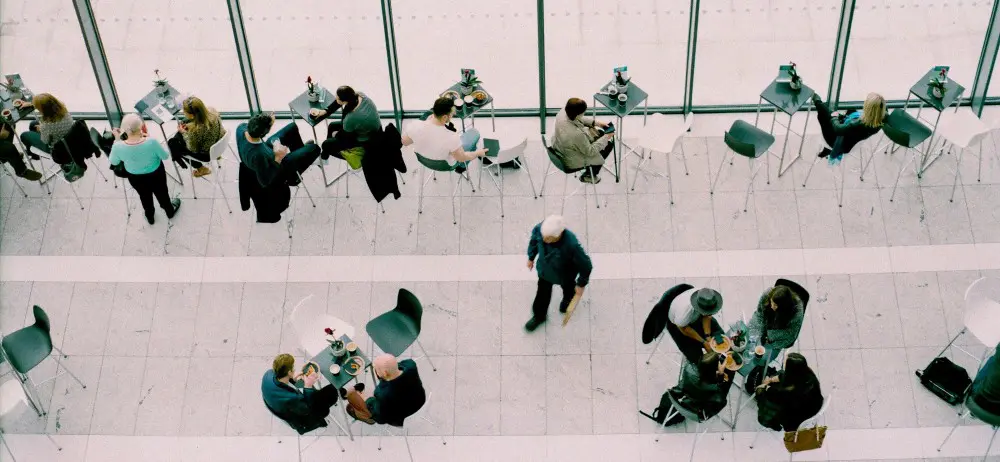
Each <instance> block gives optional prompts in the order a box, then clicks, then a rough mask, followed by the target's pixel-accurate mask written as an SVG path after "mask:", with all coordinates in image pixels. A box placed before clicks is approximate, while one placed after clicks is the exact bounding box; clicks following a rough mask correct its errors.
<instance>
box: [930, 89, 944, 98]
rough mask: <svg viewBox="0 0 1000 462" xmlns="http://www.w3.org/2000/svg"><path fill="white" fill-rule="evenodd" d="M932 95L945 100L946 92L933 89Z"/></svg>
mask: <svg viewBox="0 0 1000 462" xmlns="http://www.w3.org/2000/svg"><path fill="white" fill-rule="evenodd" d="M931 94H932V95H934V97H935V98H944V91H943V90H941V88H939V87H931Z"/></svg>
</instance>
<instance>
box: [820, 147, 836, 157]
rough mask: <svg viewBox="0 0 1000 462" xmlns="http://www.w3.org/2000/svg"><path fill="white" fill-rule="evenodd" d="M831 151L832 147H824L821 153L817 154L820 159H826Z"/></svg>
mask: <svg viewBox="0 0 1000 462" xmlns="http://www.w3.org/2000/svg"><path fill="white" fill-rule="evenodd" d="M831 152H833V151H831V150H830V148H823V150H822V151H820V152H819V154H817V155H816V156H817V157H819V158H820V159H826V158H827V157H828V156H829V155H830V153H831Z"/></svg>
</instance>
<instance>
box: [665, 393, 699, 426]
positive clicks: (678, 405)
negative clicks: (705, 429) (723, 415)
mask: <svg viewBox="0 0 1000 462" xmlns="http://www.w3.org/2000/svg"><path fill="white" fill-rule="evenodd" d="M667 396H668V397H670V404H671V406H672V407H673V408H674V410H675V411H677V413H678V414H680V415H682V416H684V418H685V419H688V420H691V421H694V422H704V421H705V417H704V416H703V415H700V414H698V413H697V412H695V411H692V410H691V409H688V408H687V407H685V406H684V404H683V403H682V401H684V397H683V396H682V397H681V398H680V399H677V398H676V397H675V396H674V394H673V393H671V392H670V391H667Z"/></svg>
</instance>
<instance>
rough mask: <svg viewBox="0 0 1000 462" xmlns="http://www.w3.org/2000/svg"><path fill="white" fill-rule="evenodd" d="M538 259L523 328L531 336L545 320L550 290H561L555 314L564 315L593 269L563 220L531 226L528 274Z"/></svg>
mask: <svg viewBox="0 0 1000 462" xmlns="http://www.w3.org/2000/svg"><path fill="white" fill-rule="evenodd" d="M536 257H537V258H538V265H537V266H538V291H537V292H535V301H534V303H532V305H531V319H529V320H528V322H527V323H526V324H525V325H524V328H525V329H526V330H527V331H528V332H532V331H534V330H535V329H537V328H538V326H540V325H542V323H543V322H545V319H546V318H547V317H548V311H549V302H550V301H551V300H552V286H553V285H559V287H561V288H562V301H561V302H559V312H560V313H565V312H566V308H567V307H569V302H570V301H571V300H572V299H573V296H575V295H578V296H581V297H582V296H583V288H584V287H586V286H587V283H588V282H589V281H590V272H591V271H592V270H593V269H594V265H593V264H592V263H591V262H590V257H589V256H587V252H586V251H584V250H583V246H582V245H580V241H579V240H577V238H576V235H575V234H573V232H572V231H570V230H568V229H566V223H565V221H564V220H563V217H561V216H559V215H550V216H548V217H546V218H545V220H544V221H542V222H541V223H539V224H537V225H535V227H534V228H533V229H532V230H531V237H530V238H529V240H528V270H532V269H534V268H535V266H536V265H535V258H536Z"/></svg>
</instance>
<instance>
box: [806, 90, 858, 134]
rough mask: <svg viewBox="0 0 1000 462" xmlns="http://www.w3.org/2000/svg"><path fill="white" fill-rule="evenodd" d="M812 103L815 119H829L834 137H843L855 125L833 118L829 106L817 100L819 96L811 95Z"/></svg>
mask: <svg viewBox="0 0 1000 462" xmlns="http://www.w3.org/2000/svg"><path fill="white" fill-rule="evenodd" d="M813 103H814V104H815V106H816V117H820V118H825V119H830V125H832V126H833V134H834V135H835V136H843V135H844V134H846V133H849V132H850V131H851V130H853V129H854V127H855V126H856V125H857V124H856V123H855V122H847V123H844V122H843V121H841V120H840V118H839V117H837V118H834V117H833V112H831V111H830V106H827V104H826V103H825V102H824V101H822V100H821V99H820V98H819V95H816V94H813Z"/></svg>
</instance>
